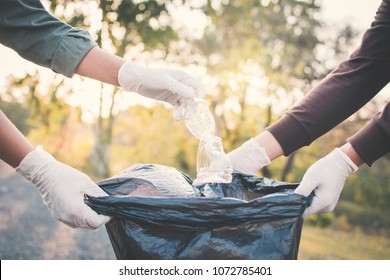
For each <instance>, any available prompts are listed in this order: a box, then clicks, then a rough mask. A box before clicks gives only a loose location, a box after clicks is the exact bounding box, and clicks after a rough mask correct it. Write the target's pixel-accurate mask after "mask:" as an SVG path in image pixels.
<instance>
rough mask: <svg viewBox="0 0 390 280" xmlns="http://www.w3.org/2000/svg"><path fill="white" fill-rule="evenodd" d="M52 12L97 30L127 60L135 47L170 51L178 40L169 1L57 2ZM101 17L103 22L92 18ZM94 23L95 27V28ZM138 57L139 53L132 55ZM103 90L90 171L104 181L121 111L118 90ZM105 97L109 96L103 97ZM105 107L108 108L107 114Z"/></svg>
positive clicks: (108, 47)
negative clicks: (95, 21) (170, 47)
mask: <svg viewBox="0 0 390 280" xmlns="http://www.w3.org/2000/svg"><path fill="white" fill-rule="evenodd" d="M50 2H51V9H52V10H53V11H54V13H55V15H56V16H58V17H60V18H63V19H64V20H66V21H67V22H68V23H70V24H72V25H73V26H77V27H81V28H86V27H88V28H89V30H90V31H91V29H92V30H93V29H94V30H95V34H93V35H94V36H96V42H97V43H98V45H99V46H100V47H103V48H104V49H106V50H109V51H111V52H112V53H114V54H116V55H118V56H120V57H125V56H126V52H128V51H130V52H132V49H136V48H135V47H136V46H137V48H139V49H141V50H142V51H149V50H156V49H159V50H160V51H162V52H163V53H165V54H166V53H167V52H168V51H169V44H170V42H171V41H172V40H175V39H177V36H176V34H175V32H174V31H173V29H172V27H171V17H170V14H169V11H168V9H167V6H166V3H167V2H170V1H156V0H147V1H129V0H122V1H121V0H101V1H93V0H91V1H81V0H72V1H67V0H54V1H50ZM97 14H98V15H100V16H99V17H100V19H101V20H100V21H99V22H98V23H94V22H93V19H94V18H95V19H96V17H97ZM93 24H95V26H93ZM132 53H133V55H134V54H135V55H136V54H137V52H136V51H133V52H132ZM101 89H102V90H101V91H100V110H99V115H98V117H97V123H96V130H95V131H96V134H95V137H94V145H93V148H92V150H91V154H90V156H89V166H90V168H91V170H90V171H91V172H92V173H93V174H94V175H96V176H98V177H101V178H107V177H108V176H109V175H110V168H109V162H110V157H109V154H110V146H111V143H112V140H113V125H114V121H115V117H116V114H117V112H118V110H117V109H116V105H117V104H116V97H117V95H118V93H119V91H120V90H119V89H118V88H113V89H112V90H108V91H105V90H104V86H103V85H102V87H101ZM104 95H106V97H104ZM104 108H108V110H107V111H106V112H105V111H104Z"/></svg>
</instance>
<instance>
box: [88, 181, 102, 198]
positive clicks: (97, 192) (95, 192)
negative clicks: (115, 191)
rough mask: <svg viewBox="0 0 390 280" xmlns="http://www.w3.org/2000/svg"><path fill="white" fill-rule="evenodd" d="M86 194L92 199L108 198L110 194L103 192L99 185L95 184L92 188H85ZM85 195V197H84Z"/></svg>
mask: <svg viewBox="0 0 390 280" xmlns="http://www.w3.org/2000/svg"><path fill="white" fill-rule="evenodd" d="M83 192H84V194H87V195H89V196H92V197H100V196H108V194H107V193H106V192H105V191H103V190H102V189H101V188H100V187H99V186H98V185H96V184H95V183H92V184H91V185H90V186H88V187H87V188H85V189H84V190H83ZM84 194H83V195H84Z"/></svg>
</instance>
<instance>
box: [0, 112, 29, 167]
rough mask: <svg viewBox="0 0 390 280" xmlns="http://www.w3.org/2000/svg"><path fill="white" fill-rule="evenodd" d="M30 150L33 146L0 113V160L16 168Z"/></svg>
mask: <svg viewBox="0 0 390 280" xmlns="http://www.w3.org/2000/svg"><path fill="white" fill-rule="evenodd" d="M32 150H34V147H33V145H32V144H31V143H30V142H29V141H28V140H27V139H26V137H24V136H23V135H22V134H21V133H20V132H19V130H18V129H17V128H16V127H15V126H14V125H13V124H12V123H11V121H10V120H9V119H8V118H7V117H6V115H4V113H3V112H2V111H0V158H1V159H2V160H3V161H5V162H6V163H7V164H9V165H10V166H12V167H14V168H16V167H17V166H18V165H19V163H20V162H21V161H22V159H23V158H24V157H25V156H26V155H27V154H28V153H29V152H31V151H32Z"/></svg>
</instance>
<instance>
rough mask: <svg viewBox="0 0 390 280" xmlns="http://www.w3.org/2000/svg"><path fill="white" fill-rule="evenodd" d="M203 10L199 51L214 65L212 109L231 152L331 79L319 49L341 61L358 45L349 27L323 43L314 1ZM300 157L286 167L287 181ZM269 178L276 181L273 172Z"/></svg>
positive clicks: (230, 4) (228, 4)
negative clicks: (320, 81)
mask: <svg viewBox="0 0 390 280" xmlns="http://www.w3.org/2000/svg"><path fill="white" fill-rule="evenodd" d="M203 10H204V12H205V14H206V15H207V16H208V17H209V19H210V24H209V25H208V26H207V28H206V30H205V34H204V37H203V38H201V39H200V40H199V41H198V44H197V45H198V50H199V52H200V53H201V54H203V55H204V56H205V57H206V58H207V59H206V60H205V67H206V68H207V70H208V71H207V72H208V74H209V75H210V78H209V79H210V84H212V85H213V86H214V88H213V89H212V92H210V94H211V95H212V98H213V101H212V107H213V108H214V111H215V115H216V117H217V124H218V126H219V130H220V134H221V135H222V136H223V138H224V140H225V142H226V147H227V148H228V149H233V148H235V147H237V146H238V145H240V144H242V142H243V141H245V140H247V139H248V138H249V137H251V136H253V135H255V134H257V133H258V132H260V131H262V130H263V129H264V128H265V127H267V126H269V125H270V124H271V123H272V122H273V121H275V120H276V119H277V118H278V117H280V115H281V114H282V113H283V112H284V111H285V110H287V109H288V108H289V107H291V106H292V105H293V104H294V103H295V102H296V101H297V99H299V98H301V97H302V96H303V94H304V93H305V92H307V91H308V90H309V89H310V87H311V86H312V84H313V82H315V81H317V80H318V79H320V78H321V77H323V76H324V75H325V74H327V73H328V72H329V70H330V69H329V68H327V67H326V66H325V64H323V63H321V60H320V57H319V54H318V52H317V51H318V49H319V48H321V47H323V46H324V45H327V47H328V48H329V46H331V47H332V53H333V56H336V55H338V54H340V53H341V52H343V51H344V50H345V47H346V46H348V45H349V43H350V40H351V39H352V38H353V37H354V32H353V30H352V29H351V28H350V27H349V26H347V27H346V28H345V29H343V30H340V35H338V36H333V37H332V38H333V39H332V40H326V41H321V38H320V37H319V35H318V34H319V30H324V24H323V22H321V20H320V2H319V1H314V0H304V1H302V0H283V1H281V0H275V1H268V0H267V1H264V0H263V1H241V0H231V1H215V0H208V1H207V2H206V4H205V6H204V7H203ZM333 34H334V31H333ZM325 49H326V48H325ZM294 156H295V154H293V155H292V156H290V157H289V158H288V159H287V160H286V162H285V164H284V165H283V166H281V167H279V168H280V179H281V180H286V179H287V175H288V174H289V172H290V171H291V168H292V167H293V159H294ZM274 171H275V170H274ZM262 172H263V175H264V176H267V177H275V176H276V175H275V174H273V172H271V169H270V168H268V167H266V168H264V169H263V170H262Z"/></svg>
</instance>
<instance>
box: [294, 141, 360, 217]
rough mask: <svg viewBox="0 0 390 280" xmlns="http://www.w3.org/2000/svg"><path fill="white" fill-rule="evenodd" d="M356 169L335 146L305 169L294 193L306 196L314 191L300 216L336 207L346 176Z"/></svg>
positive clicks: (327, 210)
mask: <svg viewBox="0 0 390 280" xmlns="http://www.w3.org/2000/svg"><path fill="white" fill-rule="evenodd" d="M357 170H358V167H357V166H356V165H355V164H354V163H353V162H352V160H351V159H350V158H349V157H348V156H347V155H346V154H344V153H343V152H342V151H341V150H340V149H339V148H336V149H335V150H333V152H331V153H330V154H328V155H327V156H326V157H323V158H322V159H320V160H319V161H317V162H316V163H314V164H313V165H312V166H310V168H309V169H308V170H307V171H306V173H305V175H304V176H303V179H302V182H301V183H300V185H299V186H298V188H297V189H296V190H295V192H296V193H298V194H301V195H304V196H308V195H309V194H311V192H312V191H314V197H313V201H312V204H311V205H310V206H309V207H308V208H306V210H305V212H304V213H303V215H302V217H303V218H307V217H308V216H310V215H313V214H315V213H318V212H331V211H333V209H334V208H335V207H336V204H337V202H338V200H339V197H340V194H341V191H342V190H343V187H344V184H345V181H346V179H347V178H348V176H349V175H350V174H351V173H352V172H355V171H357Z"/></svg>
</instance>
